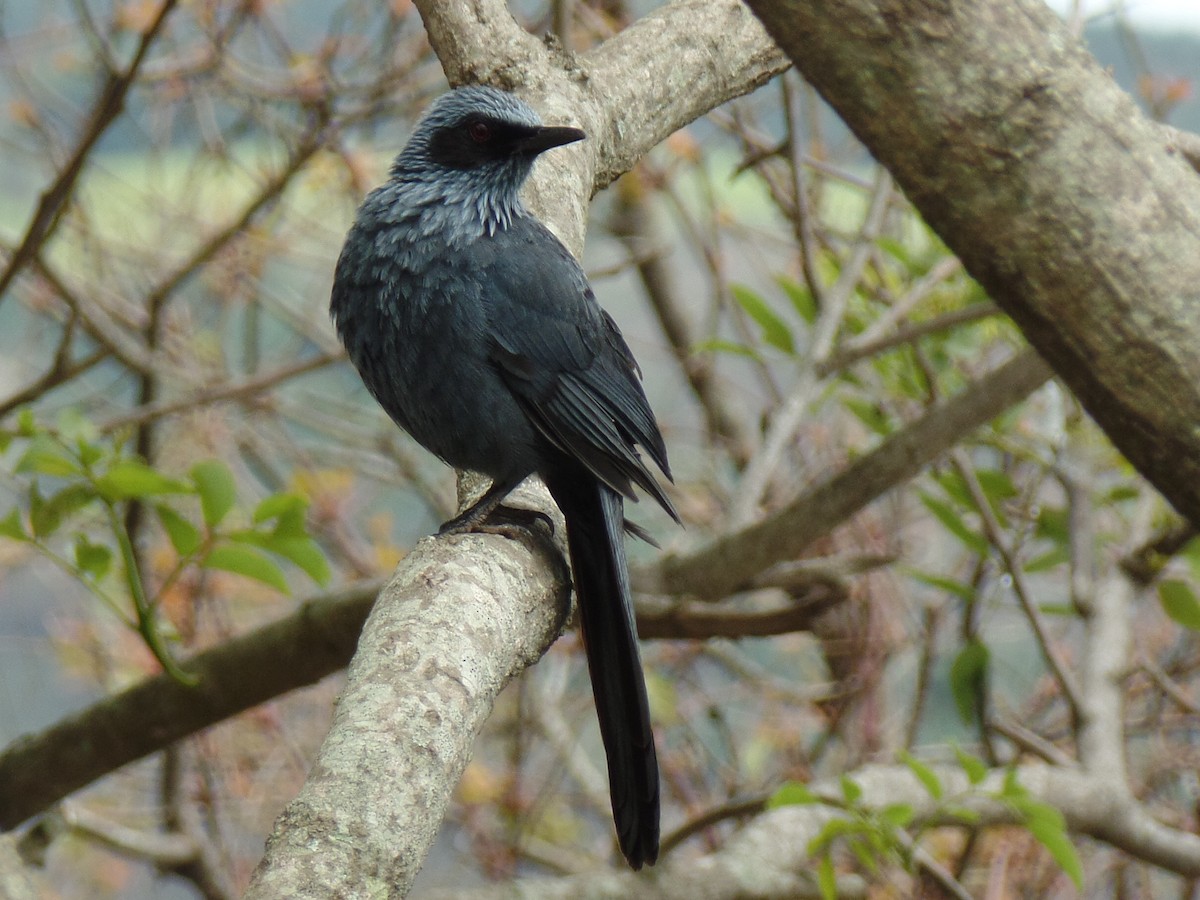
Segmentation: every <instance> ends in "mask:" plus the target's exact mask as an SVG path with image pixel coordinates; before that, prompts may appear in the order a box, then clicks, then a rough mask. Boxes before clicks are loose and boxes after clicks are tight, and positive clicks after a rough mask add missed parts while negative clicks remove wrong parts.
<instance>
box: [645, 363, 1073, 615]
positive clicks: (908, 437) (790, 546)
mask: <svg viewBox="0 0 1200 900" xmlns="http://www.w3.org/2000/svg"><path fill="white" fill-rule="evenodd" d="M1049 377H1050V369H1049V367H1048V366H1047V365H1046V364H1045V363H1044V362H1042V361H1041V359H1039V358H1038V356H1037V354H1035V353H1034V352H1033V351H1032V350H1026V351H1024V352H1022V353H1019V354H1018V355H1017V356H1015V357H1013V358H1012V359H1010V360H1009V361H1008V362H1006V363H1005V364H1004V365H1002V366H1000V367H999V368H997V369H996V370H995V371H993V372H991V373H990V374H988V375H986V376H984V377H983V378H981V379H980V380H979V381H978V382H976V383H975V384H973V385H972V386H971V387H969V388H967V389H966V390H964V391H963V392H961V393H960V394H958V395H957V396H955V397H954V398H952V399H951V400H949V401H947V402H945V403H943V404H941V405H939V406H936V407H934V408H933V409H931V410H930V411H929V412H927V413H925V415H923V416H922V417H921V418H920V419H918V420H917V421H915V422H913V423H912V424H911V425H908V426H906V427H904V428H903V429H901V430H900V431H898V432H897V433H895V434H893V435H892V436H891V437H889V438H887V439H886V440H885V441H884V442H883V443H882V444H881V445H880V446H879V447H877V448H876V449H875V450H873V451H871V452H870V453H868V454H866V455H864V456H862V457H860V458H859V459H858V460H856V461H855V462H854V463H852V464H851V465H850V466H848V467H847V468H846V469H844V470H843V471H841V472H839V473H838V474H837V475H834V476H832V477H830V478H827V479H825V480H824V481H821V482H818V483H817V484H815V485H813V486H812V487H810V488H809V489H808V490H807V491H805V492H804V493H803V494H801V495H800V496H799V497H798V498H796V500H794V501H793V502H792V503H790V504H789V505H788V506H786V507H785V508H784V509H782V510H780V511H779V512H777V513H775V514H774V515H772V516H770V517H768V518H767V519H764V520H763V521H761V522H757V523H755V524H753V525H749V526H747V527H746V528H744V529H742V530H740V531H736V532H734V533H732V534H728V535H725V536H724V537H720V538H717V539H716V540H715V541H713V542H712V543H710V544H708V545H707V546H705V547H702V548H700V549H699V550H694V551H692V552H690V553H687V554H685V555H668V556H666V557H665V558H664V559H663V560H662V561H661V562H660V563H659V564H658V565H657V566H655V567H654V568H653V569H650V570H643V571H641V572H640V573H639V577H637V578H636V580H635V583H636V584H637V585H638V587H639V588H640V589H642V590H646V591H652V592H656V593H662V594H690V595H693V596H696V597H699V598H701V599H705V600H717V599H720V598H722V597H726V596H728V595H729V594H732V593H734V592H736V591H738V590H743V589H745V588H746V587H748V586H750V584H751V582H752V580H753V579H754V577H755V576H756V575H758V574H759V573H760V572H763V571H764V570H766V569H767V568H769V567H770V566H772V565H774V564H776V563H779V562H783V561H785V560H789V559H794V558H795V557H797V556H799V555H800V553H801V552H803V551H804V549H805V548H806V547H808V546H809V544H811V543H812V542H813V541H814V540H816V539H817V538H818V537H822V536H824V535H826V534H829V532H830V531H831V530H832V529H833V528H834V527H836V526H837V525H838V524H840V523H841V522H844V521H846V520H847V519H848V518H849V517H850V516H852V515H854V514H855V513H856V512H858V511H859V510H860V509H862V508H863V507H864V506H866V505H867V504H868V503H870V502H871V501H873V500H875V499H877V498H878V497H879V496H881V495H882V494H883V493H884V492H886V491H888V490H890V489H892V488H893V487H895V486H897V485H898V484H900V483H901V482H903V481H906V480H908V479H909V478H912V477H913V476H914V475H916V474H917V473H918V472H919V471H920V470H921V469H922V468H923V467H924V466H926V465H928V464H929V463H930V462H932V461H933V460H935V459H937V457H938V456H940V455H941V454H942V453H944V452H945V451H946V450H948V449H949V448H950V447H952V446H954V444H956V443H958V442H959V441H960V440H962V439H963V437H964V436H966V435H967V434H969V433H970V432H971V431H973V430H975V429H976V428H978V427H980V426H981V425H983V424H985V423H987V422H988V421H989V420H991V419H994V418H995V417H996V416H998V415H1000V414H1001V413H1002V412H1004V411H1005V410H1006V409H1008V408H1009V407H1010V406H1012V405H1013V404H1015V403H1018V402H1020V401H1021V400H1023V399H1024V398H1025V397H1027V396H1028V395H1029V394H1031V393H1032V392H1033V391H1035V390H1036V389H1037V388H1038V387H1040V386H1041V385H1042V384H1043V383H1044V382H1045V381H1046V379H1047V378H1049Z"/></svg>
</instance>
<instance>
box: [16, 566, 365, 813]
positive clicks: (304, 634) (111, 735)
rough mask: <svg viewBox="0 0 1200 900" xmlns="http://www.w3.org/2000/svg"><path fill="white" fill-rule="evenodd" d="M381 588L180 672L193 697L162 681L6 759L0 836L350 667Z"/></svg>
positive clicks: (83, 715) (325, 603)
mask: <svg viewBox="0 0 1200 900" xmlns="http://www.w3.org/2000/svg"><path fill="white" fill-rule="evenodd" d="M378 592H379V584H378V583H371V584H365V585H360V586H356V587H352V588H349V589H347V590H345V591H343V592H341V593H340V594H338V595H335V596H331V597H328V598H324V599H322V600H318V601H313V602H310V603H307V604H305V605H304V606H303V607H301V609H300V610H299V611H298V612H297V613H296V614H294V615H292V616H289V617H288V618H286V619H284V620H282V621H279V622H273V623H271V624H270V625H267V626H264V627H263V628H260V629H258V630H256V631H253V632H251V633H250V634H246V635H243V636H241V637H237V638H234V639H233V640H231V641H229V642H227V643H225V644H222V645H220V646H219V647H214V648H213V649H211V650H206V651H204V652H203V653H200V654H198V655H196V656H195V657H193V658H192V659H190V660H188V661H187V662H185V663H184V664H183V666H184V668H185V669H186V670H187V671H189V672H192V673H195V674H196V675H197V676H199V683H198V684H197V685H196V686H195V687H187V686H186V685H182V684H180V683H179V682H178V681H175V680H174V679H173V678H170V677H169V676H167V675H159V676H158V677H156V678H151V679H148V680H147V681H143V682H141V683H140V684H137V685H134V686H133V687H131V688H129V689H127V690H125V691H122V692H121V693H119V694H116V695H114V696H112V697H109V698H106V699H105V700H103V701H101V702H100V703H98V704H96V705H95V706H92V707H90V708H88V709H86V710H84V711H82V712H80V713H77V714H76V715H74V716H71V717H69V718H67V719H64V720H63V721H61V722H59V723H58V724H57V725H55V726H54V727H52V728H49V729H47V730H46V731H43V732H40V733H39V734H36V735H29V736H25V737H22V738H18V739H17V740H16V741H14V742H13V743H12V744H11V745H10V746H8V747H7V748H5V749H4V751H3V752H2V753H0V829H5V830H7V829H10V828H15V827H16V826H17V825H19V824H20V823H21V822H23V821H24V820H25V819H27V818H29V817H30V816H33V815H36V814H38V813H40V812H42V811H43V810H45V809H46V808H47V807H49V806H51V805H52V804H54V803H56V802H58V801H59V800H61V799H62V798H63V797H65V796H67V795H68V794H70V793H71V792H72V791H76V790H78V789H79V788H81V787H83V786H85V785H87V784H89V783H91V782H92V781H94V780H95V779H97V778H99V777H100V776H102V775H107V774H108V773H109V772H111V771H113V770H114V769H117V768H120V767H121V766H123V765H125V764H126V763H130V762H133V761H134V760H137V759H141V758H142V757H143V756H146V755H147V754H149V753H153V752H155V751H156V750H161V749H163V748H164V747H166V746H168V745H169V744H171V743H173V742H175V741H177V740H179V739H180V738H184V737H187V736H188V735H189V734H192V733H193V732H196V731H199V730H200V729H201V728H206V727H207V726H209V725H213V724H215V723H217V722H220V721H221V720H222V719H226V718H228V717H229V716H232V715H235V714H236V713H239V712H241V711H243V710H246V709H249V708H251V707H252V706H257V705H258V704H259V703H264V702H266V701H267V700H270V699H271V698H273V697H277V696H279V695H280V694H283V693H286V692H287V691H290V690H293V689H295V688H297V687H301V686H303V685H306V684H312V683H314V682H316V681H319V680H320V679H322V678H324V677H325V676H326V675H329V674H330V673H332V672H336V671H337V670H338V669H341V668H342V667H343V666H345V665H346V661H347V660H348V659H349V658H350V655H351V654H352V653H353V652H354V645H355V642H356V641H357V639H358V633H359V630H360V629H361V627H362V623H363V620H364V619H365V618H366V615H367V612H368V610H369V609H370V608H371V604H372V603H373V602H374V600H375V596H376V594H378Z"/></svg>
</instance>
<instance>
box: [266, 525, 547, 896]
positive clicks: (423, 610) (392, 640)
mask: <svg viewBox="0 0 1200 900" xmlns="http://www.w3.org/2000/svg"><path fill="white" fill-rule="evenodd" d="M562 566H563V563H562V561H561V558H560V557H559V556H558V555H557V552H556V551H555V550H554V549H553V548H552V546H551V545H550V544H549V543H545V544H539V545H538V546H533V545H532V542H531V543H530V544H529V545H527V544H526V543H524V542H519V541H510V540H506V539H505V538H502V537H499V536H496V535H475V534H472V535H462V536H458V537H453V538H444V539H427V540H425V541H422V542H421V543H420V544H418V545H417V547H416V548H415V549H414V550H413V552H412V553H411V554H409V556H408V557H406V558H405V560H404V561H403V562H402V563H401V565H400V568H399V569H398V570H397V572H396V575H395V577H394V578H393V579H392V581H391V582H390V583H389V584H388V586H387V587H386V588H385V589H384V591H383V593H382V594H381V595H380V598H379V602H378V603H377V604H376V606H375V608H374V609H373V611H372V613H371V615H370V617H369V618H368V621H367V624H366V625H365V626H364V628H363V633H362V637H361V638H360V640H359V646H358V650H357V652H356V653H355V656H354V660H353V662H352V663H351V666H350V672H349V676H348V681H347V685H346V689H345V691H344V692H343V694H342V697H341V700H340V701H339V703H338V709H337V715H336V716H335V718H334V723H333V727H332V729H331V730H330V732H329V734H328V736H327V737H326V738H325V742H324V744H322V746H321V751H320V754H319V756H318V758H317V761H316V763H315V764H314V765H313V768H312V771H311V772H310V773H309V776H308V780H307V781H306V782H305V784H304V787H303V789H302V790H301V792H300V795H299V796H298V797H297V798H296V799H295V800H293V801H292V802H291V803H290V804H289V805H288V807H287V809H285V810H284V811H283V813H282V814H281V815H280V817H279V818H278V820H277V821H276V823H275V830H274V833H273V834H272V836H271V838H270V840H269V842H268V844H267V853H266V856H265V857H264V858H263V860H262V862H261V863H260V864H259V867H258V869H257V870H256V871H255V874H254V878H253V880H252V882H251V884H250V888H249V890H248V891H247V893H246V895H245V896H246V897H247V898H248V900H255V898H276V897H289V898H295V900H302V898H309V897H311V898H314V900H317V898H328V897H337V896H392V897H397V896H403V895H404V894H405V893H407V891H408V888H409V886H410V885H411V884H412V880H413V878H415V877H416V874H417V871H418V870H419V869H420V867H421V865H422V863H423V862H424V860H425V854H426V852H428V849H429V846H430V845H431V844H432V843H433V839H434V838H435V837H436V835H437V832H438V829H439V828H440V827H441V822H442V817H443V815H444V814H445V809H446V804H447V803H448V802H449V800H450V794H451V792H452V791H453V789H454V786H455V785H456V784H457V783H458V779H459V777H460V776H461V775H462V771H463V769H464V768H465V767H466V764H467V761H468V760H469V759H470V755H471V748H472V745H473V744H474V741H475V737H476V735H477V734H478V733H479V730H480V729H481V728H482V727H483V723H484V722H485V721H486V719H487V717H488V715H489V714H490V713H491V710H492V704H493V702H494V701H495V699H496V696H497V695H498V694H499V693H500V691H501V689H502V688H503V687H504V686H505V685H506V684H507V683H508V682H509V681H510V680H511V679H512V678H514V677H515V676H516V675H518V674H520V672H522V671H523V670H524V669H525V668H526V667H527V666H529V665H531V664H532V663H534V662H536V661H537V660H538V659H540V658H541V655H542V653H543V652H545V650H546V648H547V647H548V646H549V645H550V643H551V642H552V641H553V640H554V639H555V638H556V637H557V636H558V634H559V632H560V631H561V629H562V627H563V624H564V622H565V620H566V613H567V610H568V603H567V594H566V588H565V585H566V584H567V580H566V578H565V575H564V573H563V572H562V570H561V569H562Z"/></svg>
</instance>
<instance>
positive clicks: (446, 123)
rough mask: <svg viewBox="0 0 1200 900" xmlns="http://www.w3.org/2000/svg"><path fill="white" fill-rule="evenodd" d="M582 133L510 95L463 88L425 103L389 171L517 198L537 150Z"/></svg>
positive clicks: (570, 140) (471, 191) (451, 188)
mask: <svg viewBox="0 0 1200 900" xmlns="http://www.w3.org/2000/svg"><path fill="white" fill-rule="evenodd" d="M584 137H585V135H584V133H583V132H582V131H580V130H579V129H578V128H567V127H560V126H547V125H543V124H542V120H541V118H539V116H538V114H537V113H536V112H535V111H534V109H533V107H532V106H530V105H529V104H528V103H526V102H525V101H524V100H521V99H520V98H519V97H517V96H516V95H514V94H510V93H508V92H506V91H501V90H498V89H497V88H492V87H482V86H472V87H463V88H458V89H457V90H454V91H450V92H449V93H446V94H443V95H442V96H441V97H439V98H438V99H437V100H435V101H434V103H433V104H432V105H431V106H430V107H429V109H428V110H427V111H426V112H425V115H424V116H422V117H421V120H420V121H419V122H418V123H417V126H416V128H415V129H414V131H413V135H412V137H411V138H410V139H409V142H408V145H407V146H406V147H405V148H404V150H403V151H402V152H401V153H400V155H399V156H398V157H397V158H396V163H395V165H394V166H393V167H392V175H393V177H398V178H401V179H412V180H420V181H425V182H428V181H434V182H439V183H440V184H442V185H443V186H444V187H445V188H446V190H447V191H448V192H450V191H454V192H461V193H465V194H467V195H471V194H488V195H491V196H493V197H496V198H497V199H500V198H511V200H512V201H513V202H516V197H517V192H518V191H519V190H520V189H521V185H522V184H523V183H524V182H525V179H526V178H527V177H528V176H529V172H530V170H531V169H532V168H533V161H534V160H535V159H537V157H538V156H539V155H540V154H541V153H543V152H544V151H546V150H549V149H551V148H552V147H559V146H562V145H563V144H570V143H573V142H575V141H579V140H582V139H583V138H584ZM464 199H466V198H464Z"/></svg>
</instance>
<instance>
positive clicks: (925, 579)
mask: <svg viewBox="0 0 1200 900" xmlns="http://www.w3.org/2000/svg"><path fill="white" fill-rule="evenodd" d="M906 572H907V575H908V577H911V578H916V580H917V581H919V582H920V583H922V584H928V586H929V587H931V588H936V589H938V590H944V592H946V593H947V594H952V595H953V596H956V598H959V600H962V601H964V602H966V604H970V602H973V601H974V594H976V592H974V588H973V587H971V586H970V584H967V583H965V582H961V581H955V580H954V578H947V577H946V576H943V575H935V574H934V572H924V571H920V570H919V569H907V570H906Z"/></svg>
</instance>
